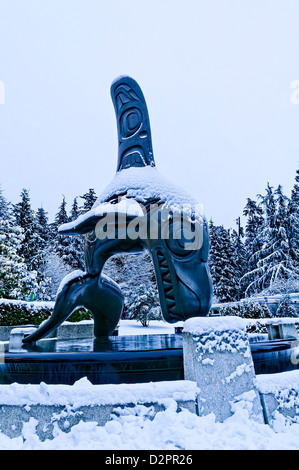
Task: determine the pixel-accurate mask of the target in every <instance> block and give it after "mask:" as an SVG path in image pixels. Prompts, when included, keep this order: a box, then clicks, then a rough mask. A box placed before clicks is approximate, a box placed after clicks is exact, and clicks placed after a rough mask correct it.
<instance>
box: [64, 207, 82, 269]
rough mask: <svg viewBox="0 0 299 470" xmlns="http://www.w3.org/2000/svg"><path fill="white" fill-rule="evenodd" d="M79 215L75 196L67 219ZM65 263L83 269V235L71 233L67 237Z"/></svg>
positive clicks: (74, 218)
mask: <svg viewBox="0 0 299 470" xmlns="http://www.w3.org/2000/svg"><path fill="white" fill-rule="evenodd" d="M79 215H80V210H79V206H78V202H77V198H75V199H74V202H73V205H72V208H71V213H70V217H69V221H70V222H72V221H73V220H76V219H77V218H78V217H79ZM67 264H68V265H69V266H71V267H72V268H74V269H81V270H84V266H85V264H84V237H83V236H81V235H73V236H70V237H69V245H68V258H67Z"/></svg>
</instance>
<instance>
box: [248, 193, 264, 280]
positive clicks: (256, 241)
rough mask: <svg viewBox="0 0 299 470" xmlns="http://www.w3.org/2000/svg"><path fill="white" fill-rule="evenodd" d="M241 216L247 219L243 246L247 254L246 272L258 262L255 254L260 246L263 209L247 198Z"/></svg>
mask: <svg viewBox="0 0 299 470" xmlns="http://www.w3.org/2000/svg"><path fill="white" fill-rule="evenodd" d="M243 215H245V216H246V217H247V222H246V226H245V234H244V235H245V242H244V244H245V249H246V253H247V255H246V256H247V264H248V270H249V271H253V270H254V269H256V267H257V261H258V260H257V256H256V254H257V252H259V250H260V249H261V246H262V242H261V240H260V238H259V234H260V231H261V229H262V227H263V225H264V217H263V209H262V207H260V206H259V205H258V204H257V202H256V201H254V200H253V199H250V198H248V199H247V204H246V206H245V208H244V210H243Z"/></svg>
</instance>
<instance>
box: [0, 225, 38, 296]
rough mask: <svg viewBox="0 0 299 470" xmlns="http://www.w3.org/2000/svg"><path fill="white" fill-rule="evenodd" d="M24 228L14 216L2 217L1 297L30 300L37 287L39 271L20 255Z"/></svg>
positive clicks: (0, 226)
mask: <svg viewBox="0 0 299 470" xmlns="http://www.w3.org/2000/svg"><path fill="white" fill-rule="evenodd" d="M23 240H24V234H23V230H22V229H21V228H20V227H18V226H16V225H15V224H14V221H13V219H12V218H10V219H6V220H3V219H0V297H5V298H7V299H20V300H28V297H29V296H30V294H33V293H34V291H35V289H36V288H37V273H36V272H35V271H29V270H28V268H27V265H26V263H25V261H24V258H23V257H22V256H21V255H20V252H21V245H22V243H23Z"/></svg>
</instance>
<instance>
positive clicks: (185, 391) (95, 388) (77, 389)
mask: <svg viewBox="0 0 299 470" xmlns="http://www.w3.org/2000/svg"><path fill="white" fill-rule="evenodd" d="M196 392H197V386H196V384H195V383H194V382H190V381H187V380H178V381H170V382H149V383H141V384H117V385H93V384H91V383H90V382H89V381H88V380H87V378H83V379H80V380H78V381H77V382H76V383H75V384H74V385H47V384H45V383H43V382H42V383H41V384H40V385H30V384H28V385H23V384H17V383H13V384H11V385H1V386H0V404H1V405H19V406H22V405H26V406H33V405H66V404H67V405H70V406H72V408H79V407H81V406H94V405H116V404H117V405H125V404H128V403H134V404H140V403H151V402H157V403H160V402H161V401H162V402H163V400H165V399H166V400H167V399H169V398H171V399H173V400H175V401H188V400H192V401H194V400H195V396H196Z"/></svg>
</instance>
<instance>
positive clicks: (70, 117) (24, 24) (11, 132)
mask: <svg viewBox="0 0 299 470" xmlns="http://www.w3.org/2000/svg"><path fill="white" fill-rule="evenodd" d="M298 58H299V2H298V1H297V0H269V1H268V0H236V1H233V0H206V1H203V0H185V1H184V2H183V1H176V0H150V1H142V0H136V1H135V0H126V1H124V0H113V1H104V0H0V80H1V81H2V82H4V84H5V104H2V105H0V156H1V177H0V184H1V187H2V189H3V190H4V194H5V196H6V197H7V198H8V199H9V200H11V201H12V202H17V201H18V200H19V194H20V192H21V190H22V188H23V187H25V188H27V189H29V190H30V195H31V201H32V206H33V208H34V209H37V208H38V207H39V206H40V205H42V206H43V207H44V208H45V209H46V210H47V211H48V212H49V216H50V218H53V217H54V215H55V213H56V212H57V209H58V207H59V205H60V203H61V199H62V195H63V194H64V195H65V197H66V200H67V202H68V209H70V207H71V204H72V201H73V198H74V197H75V196H78V195H81V194H83V193H84V192H86V191H87V190H88V188H94V189H95V190H96V192H97V194H99V193H100V192H101V191H102V190H103V189H104V188H105V187H106V185H107V184H108V183H109V182H110V180H111V179H112V178H113V176H114V173H115V169H116V162H117V138H116V136H117V134H116V122H115V116H114V110H113V105H112V102H111V99H110V84H111V82H112V81H113V80H114V78H116V77H117V76H118V75H122V74H128V75H130V76H132V77H133V78H135V79H136V80H137V81H138V83H139V84H140V86H141V88H142V89H143V92H144V95H145V98H146V100H147V104H148V108H149V115H150V120H151V127H152V138H153V149H154V155H155V160H156V165H157V168H158V169H159V170H160V171H161V172H162V173H164V174H166V175H168V176H169V177H170V178H171V179H172V180H173V181H174V182H176V183H179V184H180V185H181V186H183V187H184V188H186V189H187V190H189V191H190V192H191V193H192V194H193V195H194V196H195V197H196V198H197V199H198V201H199V202H200V203H202V204H203V206H204V211H205V213H206V215H207V217H208V218H211V217H212V218H213V220H214V222H215V223H216V224H224V225H225V226H226V227H229V226H233V225H234V223H235V219H236V217H238V216H239V215H241V214H242V210H243V207H244V205H245V204H246V198H247V197H252V198H255V197H256V194H257V193H263V192H264V188H265V187H266V184H267V181H269V182H270V184H271V185H273V186H274V187H276V186H277V185H278V184H279V183H280V184H282V186H283V188H284V191H285V193H286V194H288V195H289V194H290V191H291V188H292V186H293V184H294V177H295V172H296V169H297V168H298V159H299V156H298V155H299V139H298V124H299V105H295V104H292V103H291V99H290V97H291V93H292V89H291V83H292V82H293V81H294V80H299V60H298Z"/></svg>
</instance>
